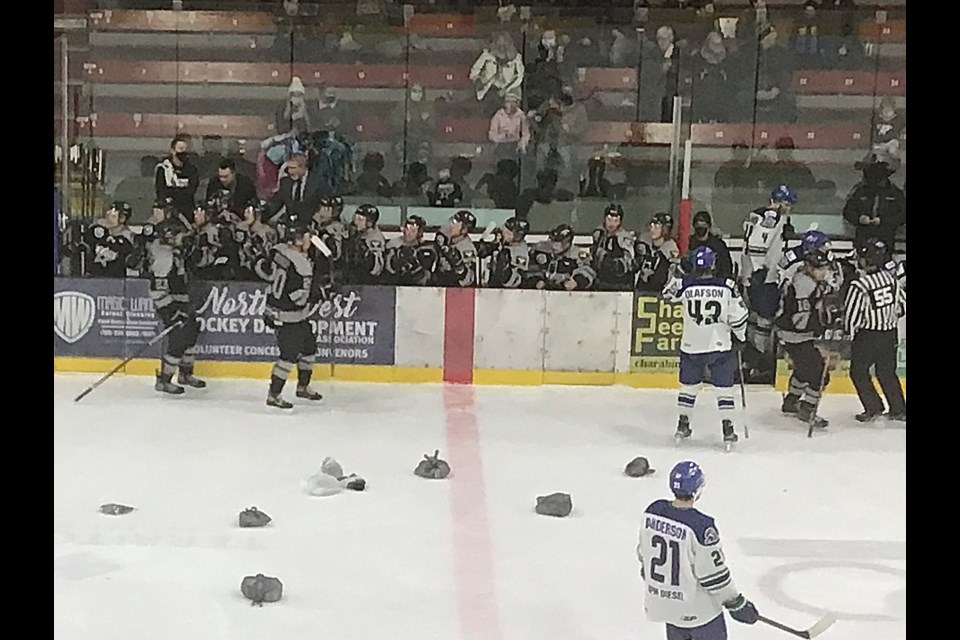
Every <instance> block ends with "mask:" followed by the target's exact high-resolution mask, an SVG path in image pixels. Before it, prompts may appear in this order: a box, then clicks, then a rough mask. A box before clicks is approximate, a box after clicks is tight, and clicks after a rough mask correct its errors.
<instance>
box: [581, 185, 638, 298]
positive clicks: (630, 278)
mask: <svg viewBox="0 0 960 640" xmlns="http://www.w3.org/2000/svg"><path fill="white" fill-rule="evenodd" d="M636 244H637V239H636V234H634V233H633V232H632V231H627V230H626V229H624V228H623V207H622V206H620V205H619V204H610V205H608V206H607V208H606V209H605V210H604V212H603V225H602V226H601V228H599V229H596V230H595V231H594V232H593V244H592V245H591V246H590V264H591V266H592V267H593V270H594V271H595V272H596V274H597V289H598V290H600V291H632V290H633V285H634V281H635V280H636V278H637V271H638V270H639V269H640V265H639V263H638V261H637V254H636Z"/></svg>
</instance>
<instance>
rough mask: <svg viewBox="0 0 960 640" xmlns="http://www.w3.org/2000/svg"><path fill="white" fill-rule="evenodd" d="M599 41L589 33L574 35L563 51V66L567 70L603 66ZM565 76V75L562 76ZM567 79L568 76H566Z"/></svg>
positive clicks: (604, 61) (582, 32)
mask: <svg viewBox="0 0 960 640" xmlns="http://www.w3.org/2000/svg"><path fill="white" fill-rule="evenodd" d="M605 64H606V59H605V58H604V55H603V51H602V50H601V48H600V41H599V39H598V38H597V37H596V36H595V35H594V34H592V33H591V32H589V31H581V32H578V33H575V34H574V36H573V37H572V38H571V39H570V44H568V45H567V46H566V49H565V51H564V66H566V67H568V68H569V69H572V70H576V69H583V68H587V67H602V66H605ZM564 75H565V76H566V74H564ZM566 77H568V78H569V76H566Z"/></svg>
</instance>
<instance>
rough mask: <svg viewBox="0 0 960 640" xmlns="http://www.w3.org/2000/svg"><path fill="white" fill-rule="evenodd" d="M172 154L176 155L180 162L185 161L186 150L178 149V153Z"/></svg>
mask: <svg viewBox="0 0 960 640" xmlns="http://www.w3.org/2000/svg"><path fill="white" fill-rule="evenodd" d="M174 155H175V156H176V157H177V160H179V161H180V162H186V160H187V152H186V151H180V152H179V153H176V154H174Z"/></svg>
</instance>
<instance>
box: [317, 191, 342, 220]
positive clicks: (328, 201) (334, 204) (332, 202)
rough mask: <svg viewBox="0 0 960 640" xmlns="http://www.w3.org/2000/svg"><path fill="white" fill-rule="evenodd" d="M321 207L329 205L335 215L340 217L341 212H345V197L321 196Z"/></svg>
mask: <svg viewBox="0 0 960 640" xmlns="http://www.w3.org/2000/svg"><path fill="white" fill-rule="evenodd" d="M319 207H329V208H331V209H333V217H334V218H339V217H340V213H341V212H343V198H341V197H340V196H333V197H331V198H320V205H319ZM319 207H318V208H319Z"/></svg>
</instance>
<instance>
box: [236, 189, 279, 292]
mask: <svg viewBox="0 0 960 640" xmlns="http://www.w3.org/2000/svg"><path fill="white" fill-rule="evenodd" d="M268 207H269V203H268V202H267V201H266V200H260V199H258V198H255V199H253V200H251V201H250V202H248V203H247V205H246V206H245V207H244V208H243V219H242V220H241V221H240V222H238V223H237V224H236V225H235V229H234V232H233V239H234V241H235V242H236V244H237V248H238V255H239V266H238V269H237V273H236V276H235V277H236V279H237V280H243V281H246V282H254V281H256V280H257V279H258V274H257V273H256V271H255V270H254V265H256V264H257V262H259V261H260V260H261V259H262V258H265V257H266V256H267V252H269V251H270V248H271V247H273V245H275V244H276V243H277V232H276V230H275V229H274V228H273V227H271V226H269V225H266V224H264V223H263V221H262V220H263V214H264V213H265V212H266V211H267V208H268Z"/></svg>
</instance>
